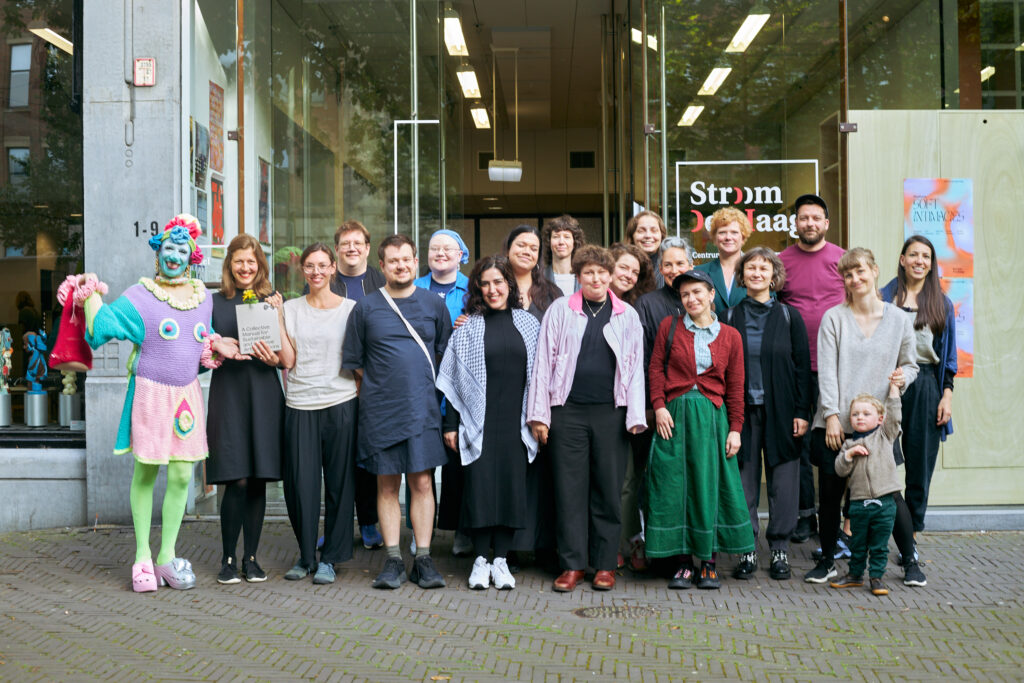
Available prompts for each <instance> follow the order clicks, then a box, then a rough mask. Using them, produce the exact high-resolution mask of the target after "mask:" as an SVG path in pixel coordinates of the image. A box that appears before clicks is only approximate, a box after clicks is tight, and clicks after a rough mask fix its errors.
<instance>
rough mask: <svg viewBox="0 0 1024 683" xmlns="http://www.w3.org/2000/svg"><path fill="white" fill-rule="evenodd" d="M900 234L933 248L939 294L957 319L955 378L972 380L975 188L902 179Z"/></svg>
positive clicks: (957, 181)
mask: <svg viewBox="0 0 1024 683" xmlns="http://www.w3.org/2000/svg"><path fill="white" fill-rule="evenodd" d="M903 235H904V239H906V238H907V237H910V236H911V235H922V236H924V237H927V238H928V240H929V241H930V242H931V243H932V244H933V245H935V260H936V262H937V263H938V265H939V278H940V281H941V283H942V291H943V292H945V293H946V296H948V297H949V299H950V301H952V302H953V311H954V313H955V315H956V347H957V366H958V370H957V373H956V374H957V377H973V376H974V183H973V181H972V180H971V179H970V178H906V179H904V181H903Z"/></svg>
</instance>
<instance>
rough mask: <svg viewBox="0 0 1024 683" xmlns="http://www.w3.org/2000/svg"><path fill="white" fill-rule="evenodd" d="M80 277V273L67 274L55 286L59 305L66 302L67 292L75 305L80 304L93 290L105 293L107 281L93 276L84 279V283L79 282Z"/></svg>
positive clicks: (83, 302)
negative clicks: (57, 285)
mask: <svg viewBox="0 0 1024 683" xmlns="http://www.w3.org/2000/svg"><path fill="white" fill-rule="evenodd" d="M81 279H82V276H81V275H68V276H67V277H66V278H64V282H62V283H60V287H58V288H57V301H58V302H59V303H60V305H61V306H64V305H65V303H66V302H67V298H68V294H71V295H72V296H71V300H72V301H74V302H75V305H76V306H82V305H84V304H85V300H86V299H88V298H89V297H90V296H91V295H92V294H93V292H99V293H100V294H106V293H107V291H108V287H107V283H105V282H101V281H100V280H97V279H96V278H94V277H90V278H88V279H86V281H85V283H79V280H81Z"/></svg>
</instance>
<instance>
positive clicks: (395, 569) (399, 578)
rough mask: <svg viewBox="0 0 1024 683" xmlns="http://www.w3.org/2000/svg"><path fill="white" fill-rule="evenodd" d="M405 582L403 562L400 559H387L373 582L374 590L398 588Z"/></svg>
mask: <svg viewBox="0 0 1024 683" xmlns="http://www.w3.org/2000/svg"><path fill="white" fill-rule="evenodd" d="M404 582H405V562H402V558H400V557H389V558H388V559H386V560H385V561H384V569H382V570H380V574H377V578H376V579H374V580H373V587H374V588H398V587H399V586H401V585H402V584H403V583H404Z"/></svg>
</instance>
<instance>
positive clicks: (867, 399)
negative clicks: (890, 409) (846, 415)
mask: <svg viewBox="0 0 1024 683" xmlns="http://www.w3.org/2000/svg"><path fill="white" fill-rule="evenodd" d="M855 403H867V404H869V405H873V406H874V407H875V410H877V411H878V414H879V415H885V404H884V403H882V402H881V401H879V400H878V399H877V398H875V397H874V396H872V395H871V394H857V395H856V396H854V398H853V400H852V401H850V412H851V413H852V412H853V406H854V404H855Z"/></svg>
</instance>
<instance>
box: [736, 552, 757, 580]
mask: <svg viewBox="0 0 1024 683" xmlns="http://www.w3.org/2000/svg"><path fill="white" fill-rule="evenodd" d="M756 572H757V553H743V554H742V555H740V563H739V564H738V565H736V568H735V569H733V570H732V578H734V579H744V580H746V579H749V578H750V577H751V576H753V575H754V574H755V573H756Z"/></svg>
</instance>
